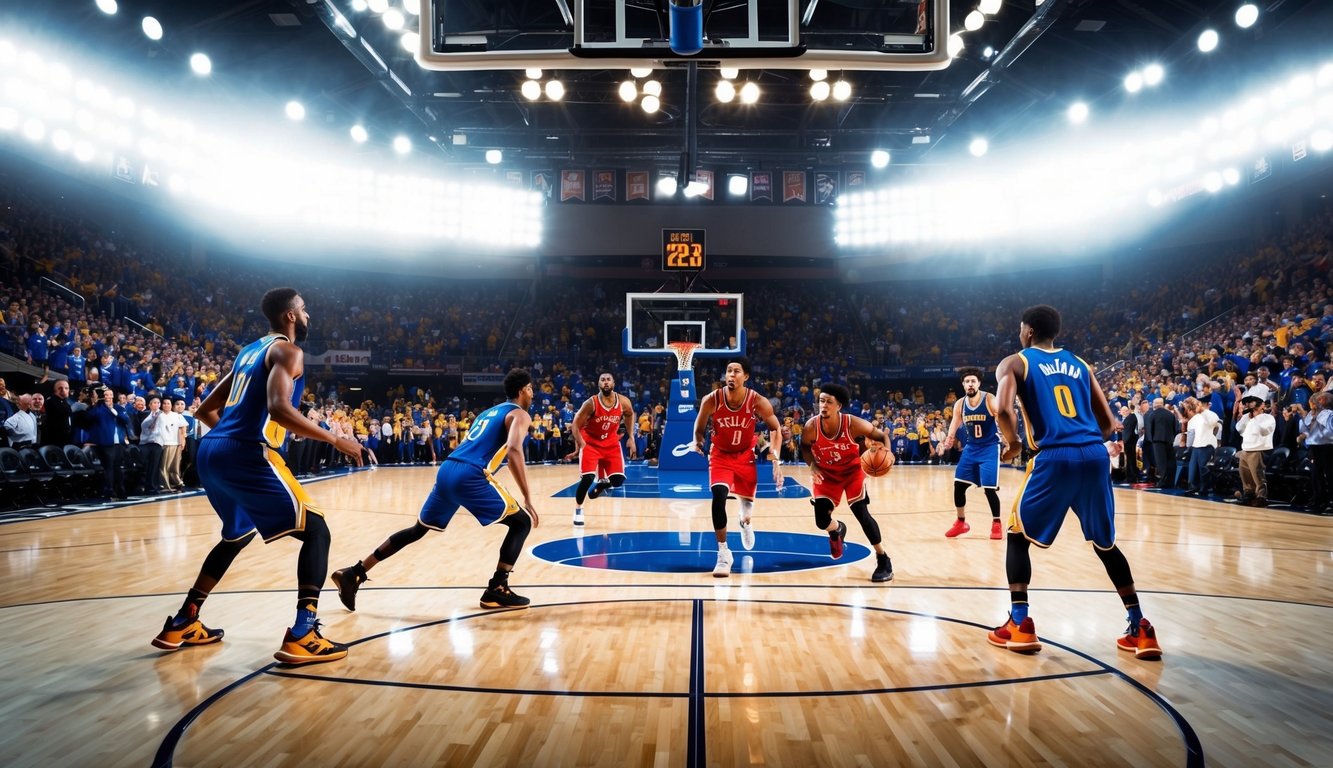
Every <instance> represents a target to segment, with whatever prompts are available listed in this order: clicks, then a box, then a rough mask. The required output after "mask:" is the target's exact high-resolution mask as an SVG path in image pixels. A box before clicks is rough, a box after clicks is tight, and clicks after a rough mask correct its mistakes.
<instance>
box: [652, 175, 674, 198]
mask: <svg viewBox="0 0 1333 768" xmlns="http://www.w3.org/2000/svg"><path fill="white" fill-rule="evenodd" d="M657 193H658V194H659V195H662V196H664V197H671V196H672V195H674V194H676V177H675V176H663V177H662V178H660V179H658V180H657Z"/></svg>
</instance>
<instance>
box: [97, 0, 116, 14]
mask: <svg viewBox="0 0 1333 768" xmlns="http://www.w3.org/2000/svg"><path fill="white" fill-rule="evenodd" d="M97 10H99V11H101V12H102V13H105V14H106V15H108V16H115V15H116V11H117V10H119V6H117V5H116V0H97Z"/></svg>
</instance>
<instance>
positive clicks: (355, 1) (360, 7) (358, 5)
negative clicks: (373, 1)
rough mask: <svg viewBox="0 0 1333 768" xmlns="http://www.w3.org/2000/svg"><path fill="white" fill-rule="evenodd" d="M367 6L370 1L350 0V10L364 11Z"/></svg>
mask: <svg viewBox="0 0 1333 768" xmlns="http://www.w3.org/2000/svg"><path fill="white" fill-rule="evenodd" d="M369 7H370V3H367V2H366V0H352V10H354V11H356V12H357V13H365V12H366V9H367V8H369Z"/></svg>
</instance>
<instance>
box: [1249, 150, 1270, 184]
mask: <svg viewBox="0 0 1333 768" xmlns="http://www.w3.org/2000/svg"><path fill="white" fill-rule="evenodd" d="M1272 175H1273V164H1272V163H1271V162H1269V160H1268V158H1267V157H1266V156H1265V157H1261V158H1259V159H1258V160H1255V161H1254V162H1253V163H1252V164H1251V165H1250V183H1251V184H1255V183H1258V182H1260V181H1263V180H1264V179H1266V178H1268V177H1269V176H1272Z"/></svg>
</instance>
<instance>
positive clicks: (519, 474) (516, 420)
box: [505, 408, 539, 528]
mask: <svg viewBox="0 0 1333 768" xmlns="http://www.w3.org/2000/svg"><path fill="white" fill-rule="evenodd" d="M505 425H506V426H508V427H509V438H508V439H507V440H505V457H506V458H507V459H508V461H509V474H510V475H512V476H513V478H514V482H515V483H518V490H519V492H520V493H522V494H523V507H524V508H525V509H527V510H528V514H529V515H531V516H532V527H533V528H536V527H537V524H538V522H539V520H538V518H537V508H536V507H535V506H533V504H532V492H531V491H529V490H528V468H527V467H526V466H525V465H524V463H523V462H524V456H523V441H524V440H527V439H528V427H530V426H532V417H531V416H529V415H528V412H527V411H525V410H523V409H522V408H515V409H513V410H511V411H510V412H509V415H508V416H506V417H505Z"/></svg>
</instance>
